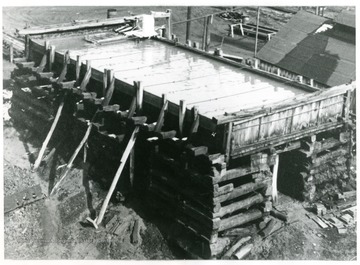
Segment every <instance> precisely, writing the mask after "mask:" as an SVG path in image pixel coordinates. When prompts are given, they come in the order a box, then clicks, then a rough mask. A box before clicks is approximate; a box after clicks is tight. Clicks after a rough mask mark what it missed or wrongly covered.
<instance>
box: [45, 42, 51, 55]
mask: <svg viewBox="0 0 360 265" xmlns="http://www.w3.org/2000/svg"><path fill="white" fill-rule="evenodd" d="M44 48H45V52H47V51H48V50H49V48H50V42H49V41H48V40H46V41H45V44H44Z"/></svg>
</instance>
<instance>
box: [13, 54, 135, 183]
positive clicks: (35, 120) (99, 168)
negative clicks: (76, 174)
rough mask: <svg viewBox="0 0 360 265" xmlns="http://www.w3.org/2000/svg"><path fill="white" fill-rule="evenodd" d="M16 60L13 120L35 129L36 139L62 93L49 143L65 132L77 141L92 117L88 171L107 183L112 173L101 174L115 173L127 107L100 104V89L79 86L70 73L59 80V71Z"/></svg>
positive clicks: (47, 124)
mask: <svg viewBox="0 0 360 265" xmlns="http://www.w3.org/2000/svg"><path fill="white" fill-rule="evenodd" d="M15 62H17V63H16V65H17V68H15V69H14V71H13V72H12V77H13V79H14V80H15V87H14V89H13V97H12V102H11V104H12V106H11V109H10V110H9V113H10V115H11V117H12V119H13V121H14V122H15V124H16V123H18V124H21V126H25V127H26V128H27V129H29V130H30V131H33V132H35V133H37V135H38V138H39V139H42V138H44V137H45V136H46V134H47V132H48V131H49V128H50V126H51V123H52V120H53V117H54V115H55V113H56V111H57V108H58V105H59V100H60V98H61V97H62V96H65V105H64V109H63V114H62V115H61V117H60V120H59V122H58V126H57V127H56V130H55V132H54V136H53V137H52V139H53V144H52V145H56V144H57V143H55V142H56V141H60V140H59V139H64V137H66V136H67V137H68V139H69V140H71V142H74V143H77V142H78V141H80V139H81V138H82V137H83V134H84V132H85V130H86V128H87V121H86V120H91V119H92V118H93V117H94V120H93V129H92V132H91V134H90V137H89V139H88V147H89V149H88V159H90V161H91V164H92V165H94V166H93V167H91V169H90V173H91V174H92V175H93V176H94V177H96V176H101V177H100V179H101V180H103V182H104V184H106V185H108V184H109V182H110V181H111V177H109V178H106V177H105V178H104V175H105V176H113V175H114V172H115V171H116V168H117V165H118V162H119V159H120V157H121V153H122V149H123V146H122V143H123V140H124V139H125V136H126V133H127V132H128V130H129V128H128V127H129V126H127V125H128V124H127V123H128V122H129V121H128V119H127V113H126V111H120V106H119V105H116V104H114V105H109V106H102V102H103V99H104V98H102V97H101V93H96V92H87V91H83V90H80V89H79V88H78V87H77V86H76V85H77V84H76V82H75V81H73V80H69V79H67V78H69V76H71V73H69V74H67V75H66V76H65V78H64V80H63V81H62V82H57V79H58V77H59V76H60V72H56V71H54V72H48V73H43V72H37V67H36V65H38V63H37V62H34V61H27V60H25V59H15ZM55 68H56V67H55ZM57 68H59V69H61V68H62V67H61V66H58V67H57ZM96 112H97V114H96V115H94V114H95V113H96ZM130 127H131V126H130ZM99 158H100V160H99ZM97 161H101V162H99V163H97ZM99 172H101V174H100V173H99Z"/></svg>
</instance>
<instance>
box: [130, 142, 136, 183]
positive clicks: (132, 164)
mask: <svg viewBox="0 0 360 265" xmlns="http://www.w3.org/2000/svg"><path fill="white" fill-rule="evenodd" d="M134 178H135V149H132V150H131V152H130V155H129V182H130V187H131V189H132V188H134Z"/></svg>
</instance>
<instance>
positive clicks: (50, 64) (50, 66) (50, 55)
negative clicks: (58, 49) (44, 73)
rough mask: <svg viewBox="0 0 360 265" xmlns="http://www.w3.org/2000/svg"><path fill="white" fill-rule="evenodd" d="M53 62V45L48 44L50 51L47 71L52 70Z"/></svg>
mask: <svg viewBox="0 0 360 265" xmlns="http://www.w3.org/2000/svg"><path fill="white" fill-rule="evenodd" d="M54 62H55V46H54V45H51V46H50V52H49V71H50V72H51V71H52V70H53V64H54Z"/></svg>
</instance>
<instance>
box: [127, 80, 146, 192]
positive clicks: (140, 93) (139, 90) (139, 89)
mask: <svg viewBox="0 0 360 265" xmlns="http://www.w3.org/2000/svg"><path fill="white" fill-rule="evenodd" d="M134 86H135V89H136V115H138V116H139V115H141V114H142V110H143V97H144V88H143V85H142V82H141V81H134ZM134 178H135V150H134V149H132V150H131V152H130V157H129V181H130V187H131V188H133V187H134Z"/></svg>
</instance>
